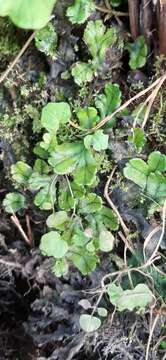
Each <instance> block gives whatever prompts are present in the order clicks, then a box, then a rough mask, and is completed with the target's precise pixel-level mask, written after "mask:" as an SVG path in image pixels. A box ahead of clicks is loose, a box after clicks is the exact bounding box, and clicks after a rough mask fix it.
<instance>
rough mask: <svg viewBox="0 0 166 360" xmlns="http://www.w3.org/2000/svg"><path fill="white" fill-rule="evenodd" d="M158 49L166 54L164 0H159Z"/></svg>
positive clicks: (165, 3) (165, 11) (165, 2)
mask: <svg viewBox="0 0 166 360" xmlns="http://www.w3.org/2000/svg"><path fill="white" fill-rule="evenodd" d="M159 50H160V54H161V55H165V56H166V0H159Z"/></svg>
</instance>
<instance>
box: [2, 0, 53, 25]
mask: <svg viewBox="0 0 166 360" xmlns="http://www.w3.org/2000/svg"><path fill="white" fill-rule="evenodd" d="M55 1H56V0H44V1H41V0H0V16H9V17H10V19H11V20H12V21H13V22H14V24H15V25H17V26H19V27H21V28H24V29H41V28H42V27H43V26H45V25H46V24H47V22H48V21H49V18H50V16H51V13H52V10H53V7H54V4H55Z"/></svg>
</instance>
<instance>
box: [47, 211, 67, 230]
mask: <svg viewBox="0 0 166 360" xmlns="http://www.w3.org/2000/svg"><path fill="white" fill-rule="evenodd" d="M68 221H69V218H68V215H67V213H66V211H58V212H56V213H53V214H51V215H50V216H49V217H48V218H47V221H46V224H47V226H48V227H49V228H53V229H59V230H62V229H64V227H65V225H66V223H67V222H68Z"/></svg>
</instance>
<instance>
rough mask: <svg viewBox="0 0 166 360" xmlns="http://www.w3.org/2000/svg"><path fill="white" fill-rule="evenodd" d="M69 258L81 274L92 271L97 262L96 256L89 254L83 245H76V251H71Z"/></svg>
mask: <svg viewBox="0 0 166 360" xmlns="http://www.w3.org/2000/svg"><path fill="white" fill-rule="evenodd" d="M73 250H74V249H73ZM69 259H70V260H71V261H72V262H73V264H74V265H75V267H76V268H77V269H78V270H79V271H81V273H82V274H83V275H87V274H89V273H91V272H92V271H94V270H95V268H96V264H97V262H98V257H97V256H96V255H94V254H91V253H90V252H88V251H87V250H86V249H85V248H83V247H80V248H79V247H77V248H76V252H75V253H74V251H73V254H72V255H71V256H70V257H69Z"/></svg>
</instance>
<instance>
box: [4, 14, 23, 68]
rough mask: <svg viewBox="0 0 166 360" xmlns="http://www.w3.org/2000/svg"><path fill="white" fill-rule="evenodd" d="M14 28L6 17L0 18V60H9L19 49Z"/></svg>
mask: <svg viewBox="0 0 166 360" xmlns="http://www.w3.org/2000/svg"><path fill="white" fill-rule="evenodd" d="M19 49H20V46H19V44H18V40H17V36H16V28H15V27H14V26H13V25H12V23H11V22H10V21H9V20H8V19H6V18H0V62H1V67H2V64H3V63H5V62H6V61H9V60H10V58H11V57H13V56H15V55H16V54H17V52H18V51H19Z"/></svg>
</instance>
